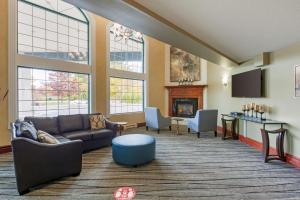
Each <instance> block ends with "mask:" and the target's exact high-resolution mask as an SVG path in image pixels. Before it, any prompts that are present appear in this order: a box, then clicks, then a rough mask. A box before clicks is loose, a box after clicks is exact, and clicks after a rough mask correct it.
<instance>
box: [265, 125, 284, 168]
mask: <svg viewBox="0 0 300 200" xmlns="http://www.w3.org/2000/svg"><path fill="white" fill-rule="evenodd" d="M286 132H287V129H284V128H280V129H278V130H273V131H269V130H266V129H261V136H262V140H263V154H264V158H265V163H266V162H268V161H270V160H282V161H286V157H285V155H284V136H285V134H286ZM269 134H277V137H276V152H277V155H270V151H269V148H270V140H269Z"/></svg>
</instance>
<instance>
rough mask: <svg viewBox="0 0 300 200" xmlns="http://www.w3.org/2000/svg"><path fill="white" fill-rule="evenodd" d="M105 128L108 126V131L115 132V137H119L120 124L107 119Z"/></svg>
mask: <svg viewBox="0 0 300 200" xmlns="http://www.w3.org/2000/svg"><path fill="white" fill-rule="evenodd" d="M105 126H106V128H107V129H110V130H112V131H113V132H114V134H115V136H116V135H117V131H118V124H116V123H114V122H112V121H109V120H107V119H105Z"/></svg>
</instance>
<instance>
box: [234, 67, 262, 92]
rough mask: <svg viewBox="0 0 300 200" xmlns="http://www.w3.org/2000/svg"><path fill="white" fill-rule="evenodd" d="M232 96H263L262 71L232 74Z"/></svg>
mask: <svg viewBox="0 0 300 200" xmlns="http://www.w3.org/2000/svg"><path fill="white" fill-rule="evenodd" d="M232 97H262V71H261V69H256V70H252V71H248V72H244V73H240V74H235V75H232Z"/></svg>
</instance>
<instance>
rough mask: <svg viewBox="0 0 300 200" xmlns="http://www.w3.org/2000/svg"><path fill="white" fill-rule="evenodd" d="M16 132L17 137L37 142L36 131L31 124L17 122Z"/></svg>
mask: <svg viewBox="0 0 300 200" xmlns="http://www.w3.org/2000/svg"><path fill="white" fill-rule="evenodd" d="M17 124H18V125H17V126H18V128H17V129H18V130H17V131H16V134H17V136H18V137H25V138H29V139H32V140H37V139H38V137H37V130H36V129H35V127H34V125H33V124H32V122H25V121H24V122H18V123H17Z"/></svg>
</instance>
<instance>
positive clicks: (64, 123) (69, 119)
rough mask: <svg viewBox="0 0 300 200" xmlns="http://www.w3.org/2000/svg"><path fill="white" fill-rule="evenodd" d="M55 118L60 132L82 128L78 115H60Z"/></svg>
mask: <svg viewBox="0 0 300 200" xmlns="http://www.w3.org/2000/svg"><path fill="white" fill-rule="evenodd" d="M57 119H58V125H59V130H60V132H61V133H66V132H71V131H78V130H82V129H83V122H82V118H81V116H80V115H60V116H58V117H57Z"/></svg>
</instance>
